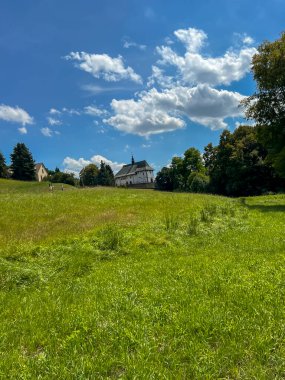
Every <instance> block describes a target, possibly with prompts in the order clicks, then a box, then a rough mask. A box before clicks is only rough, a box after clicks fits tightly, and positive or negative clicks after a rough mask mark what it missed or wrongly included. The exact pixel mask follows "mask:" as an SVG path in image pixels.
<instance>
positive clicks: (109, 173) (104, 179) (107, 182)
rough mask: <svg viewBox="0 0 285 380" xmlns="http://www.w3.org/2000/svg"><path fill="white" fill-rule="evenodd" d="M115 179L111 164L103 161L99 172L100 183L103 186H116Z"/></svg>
mask: <svg viewBox="0 0 285 380" xmlns="http://www.w3.org/2000/svg"><path fill="white" fill-rule="evenodd" d="M114 184H115V179H114V173H113V170H112V168H111V166H110V165H106V164H105V162H103V161H101V164H100V169H99V174H98V185H101V186H114Z"/></svg>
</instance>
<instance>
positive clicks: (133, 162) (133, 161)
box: [132, 154, 135, 165]
mask: <svg viewBox="0 0 285 380" xmlns="http://www.w3.org/2000/svg"><path fill="white" fill-rule="evenodd" d="M134 164H135V159H134V156H133V154H132V165H134Z"/></svg>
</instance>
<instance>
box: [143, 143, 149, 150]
mask: <svg viewBox="0 0 285 380" xmlns="http://www.w3.org/2000/svg"><path fill="white" fill-rule="evenodd" d="M150 147H151V144H142V148H144V149H147V148H150Z"/></svg>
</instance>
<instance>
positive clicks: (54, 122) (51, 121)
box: [47, 117, 62, 126]
mask: <svg viewBox="0 0 285 380" xmlns="http://www.w3.org/2000/svg"><path fill="white" fill-rule="evenodd" d="M47 121H48V123H49V125H52V126H53V125H61V124H62V122H61V121H60V120H58V119H55V118H53V117H47Z"/></svg>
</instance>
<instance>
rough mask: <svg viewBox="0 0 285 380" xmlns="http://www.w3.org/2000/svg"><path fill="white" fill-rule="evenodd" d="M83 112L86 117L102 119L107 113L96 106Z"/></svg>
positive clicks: (88, 107) (89, 107) (86, 108)
mask: <svg viewBox="0 0 285 380" xmlns="http://www.w3.org/2000/svg"><path fill="white" fill-rule="evenodd" d="M84 112H85V113H86V114H87V115H91V116H95V117H100V116H101V117H102V116H104V115H107V114H108V112H107V111H106V110H102V109H100V108H98V107H96V106H93V105H92V106H87V107H85V108H84Z"/></svg>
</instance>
